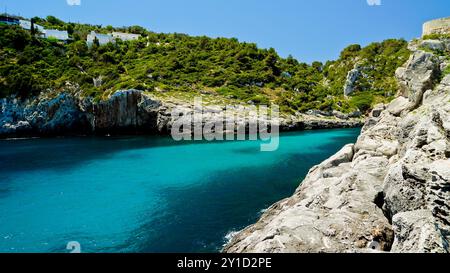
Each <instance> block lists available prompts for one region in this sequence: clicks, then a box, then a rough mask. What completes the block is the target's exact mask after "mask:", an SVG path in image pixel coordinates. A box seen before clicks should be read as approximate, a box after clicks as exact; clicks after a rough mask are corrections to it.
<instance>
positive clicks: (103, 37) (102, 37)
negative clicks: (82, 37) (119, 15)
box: [86, 31, 114, 46]
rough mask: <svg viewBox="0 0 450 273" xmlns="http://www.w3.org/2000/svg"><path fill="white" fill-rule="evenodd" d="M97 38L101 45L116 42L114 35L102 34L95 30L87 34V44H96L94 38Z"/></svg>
mask: <svg viewBox="0 0 450 273" xmlns="http://www.w3.org/2000/svg"><path fill="white" fill-rule="evenodd" d="M96 38H97V40H98V43H99V45H106V44H108V43H112V42H114V37H113V36H112V35H111V34H100V33H96V32H95V31H91V33H90V34H88V36H87V40H86V42H87V45H88V46H92V45H93V44H94V40H95V39H96Z"/></svg>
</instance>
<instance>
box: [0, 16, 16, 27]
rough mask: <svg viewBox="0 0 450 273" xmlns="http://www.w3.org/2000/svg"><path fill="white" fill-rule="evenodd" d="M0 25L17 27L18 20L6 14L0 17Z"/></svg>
mask: <svg viewBox="0 0 450 273" xmlns="http://www.w3.org/2000/svg"><path fill="white" fill-rule="evenodd" d="M0 24H3V25H19V24H20V20H19V18H16V17H14V16H10V15H8V14H2V15H0Z"/></svg>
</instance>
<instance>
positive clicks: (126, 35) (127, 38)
mask: <svg viewBox="0 0 450 273" xmlns="http://www.w3.org/2000/svg"><path fill="white" fill-rule="evenodd" d="M112 36H113V37H114V38H115V39H120V40H122V41H134V40H138V39H139V37H141V35H139V34H132V33H123V32H113V33H112Z"/></svg>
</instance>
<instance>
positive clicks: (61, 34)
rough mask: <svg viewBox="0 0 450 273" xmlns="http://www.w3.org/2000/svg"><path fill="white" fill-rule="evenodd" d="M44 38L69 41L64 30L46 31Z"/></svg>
mask: <svg viewBox="0 0 450 273" xmlns="http://www.w3.org/2000/svg"><path fill="white" fill-rule="evenodd" d="M44 38H47V39H49V38H50V39H51V38H53V39H57V40H59V41H67V40H69V33H68V32H67V31H66V30H56V29H46V30H44Z"/></svg>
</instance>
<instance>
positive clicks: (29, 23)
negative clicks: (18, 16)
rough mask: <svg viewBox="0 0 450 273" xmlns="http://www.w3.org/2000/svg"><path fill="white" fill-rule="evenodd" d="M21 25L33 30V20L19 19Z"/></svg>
mask: <svg viewBox="0 0 450 273" xmlns="http://www.w3.org/2000/svg"><path fill="white" fill-rule="evenodd" d="M19 25H20V27H21V28H23V29H26V30H31V22H30V21H27V20H19Z"/></svg>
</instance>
